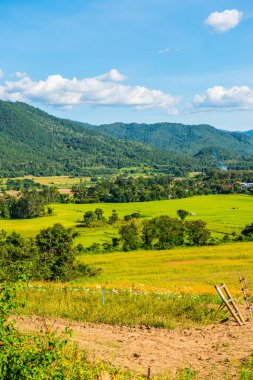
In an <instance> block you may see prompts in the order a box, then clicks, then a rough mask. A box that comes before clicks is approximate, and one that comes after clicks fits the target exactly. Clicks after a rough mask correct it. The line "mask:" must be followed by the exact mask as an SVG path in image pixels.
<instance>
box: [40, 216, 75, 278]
mask: <svg viewBox="0 0 253 380" xmlns="http://www.w3.org/2000/svg"><path fill="white" fill-rule="evenodd" d="M76 236H77V234H76V232H74V230H73V229H72V228H65V227H63V226H62V225H61V224H60V223H57V224H55V225H54V226H53V227H49V228H46V229H43V230H41V231H40V233H39V234H38V235H37V236H36V244H37V246H38V248H39V259H40V269H41V270H43V278H44V279H46V280H57V279H64V280H65V279H68V278H71V272H73V270H74V261H75V249H74V247H73V241H74V238H75V237H76Z"/></svg>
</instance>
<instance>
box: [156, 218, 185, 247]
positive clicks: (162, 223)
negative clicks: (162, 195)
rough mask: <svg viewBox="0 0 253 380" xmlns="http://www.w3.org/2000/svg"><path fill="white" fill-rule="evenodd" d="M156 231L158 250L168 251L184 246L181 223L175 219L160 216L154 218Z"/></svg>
mask: <svg viewBox="0 0 253 380" xmlns="http://www.w3.org/2000/svg"><path fill="white" fill-rule="evenodd" d="M155 224H156V226H157V229H158V243H157V247H158V248H159V249H170V248H173V247H177V246H180V245H183V244H184V234H183V225H182V222H181V221H179V220H178V219H176V218H171V217H169V216H167V215H162V216H159V217H157V218H155Z"/></svg>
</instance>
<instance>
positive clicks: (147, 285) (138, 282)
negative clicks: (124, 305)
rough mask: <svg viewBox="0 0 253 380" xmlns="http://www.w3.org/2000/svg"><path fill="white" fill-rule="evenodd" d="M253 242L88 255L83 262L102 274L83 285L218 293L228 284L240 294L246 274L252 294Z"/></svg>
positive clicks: (83, 257) (82, 259)
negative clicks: (240, 278)
mask: <svg viewBox="0 0 253 380" xmlns="http://www.w3.org/2000/svg"><path fill="white" fill-rule="evenodd" d="M252 253H253V242H250V243H234V244H226V245H222V246H210V247H194V248H192V247H191V248H179V249H173V250H166V251H135V252H128V253H124V252H122V253H120V252H115V253H110V254H97V255H85V256H82V257H80V260H81V261H82V262H84V263H86V264H88V265H91V266H94V267H97V268H98V267H99V268H101V269H102V271H101V273H100V274H99V275H98V276H97V277H95V278H89V279H86V280H85V281H84V284H85V286H87V285H89V286H95V285H100V286H102V287H107V286H109V287H115V288H130V287H131V286H132V284H134V286H135V287H136V288H138V289H145V290H156V289H159V290H164V291H171V292H173V293H195V294H206V293H215V289H214V285H219V284H220V283H221V282H225V283H226V285H227V286H228V289H230V290H231V292H233V294H234V293H235V292H238V291H239V290H240V286H239V282H238V274H244V275H245V276H246V278H247V279H248V282H249V286H250V289H252V291H253V256H252Z"/></svg>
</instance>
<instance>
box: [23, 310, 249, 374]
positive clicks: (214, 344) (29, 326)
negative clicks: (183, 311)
mask: <svg viewBox="0 0 253 380" xmlns="http://www.w3.org/2000/svg"><path fill="white" fill-rule="evenodd" d="M16 321H17V325H16V326H17V327H18V328H19V329H20V330H22V331H36V330H39V329H40V328H41V326H42V325H43V324H45V323H46V324H49V325H51V326H52V329H53V330H54V331H57V332H60V331H62V330H64V328H65V327H66V326H70V327H71V329H72V332H73V335H72V338H71V339H73V340H74V341H76V342H78V344H79V346H80V347H81V348H84V349H85V350H86V351H87V352H88V354H89V357H90V359H91V360H97V359H102V360H105V361H110V362H111V363H112V364H113V365H115V366H117V367H121V368H128V369H129V368H130V369H133V370H136V371H138V372H140V373H147V372H148V368H149V367H150V369H151V374H163V373H168V374H170V375H171V376H173V375H174V374H175V373H176V371H177V370H178V369H183V368H186V367H188V368H189V367H190V368H192V369H193V370H198V371H199V374H200V378H201V379H215V380H218V379H223V378H224V377H223V374H224V373H226V374H228V375H227V376H228V377H226V379H229V380H230V379H235V378H236V373H237V369H238V365H239V364H240V363H241V362H242V361H243V360H245V358H247V357H249V356H250V355H252V354H253V320H251V321H248V322H246V324H245V325H244V326H241V327H240V326H238V325H236V323H235V322H233V321H231V320H229V321H228V322H226V323H225V324H213V325H209V326H204V327H200V328H191V329H177V330H173V331H169V330H164V329H156V328H147V327H125V326H123V327H121V326H109V325H104V324H87V323H79V322H69V321H67V320H64V319H53V318H52V319H50V318H46V319H44V318H38V317H18V318H17V319H16Z"/></svg>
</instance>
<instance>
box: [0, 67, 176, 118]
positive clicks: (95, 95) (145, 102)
mask: <svg viewBox="0 0 253 380" xmlns="http://www.w3.org/2000/svg"><path fill="white" fill-rule="evenodd" d="M16 78H17V79H13V80H9V81H6V82H5V84H4V85H2V86H0V96H1V98H3V99H8V100H13V101H16V100H18V101H32V102H38V103H42V104H49V105H53V106H60V107H74V106H77V105H81V104H91V105H95V106H128V107H132V108H135V109H138V110H143V109H151V108H158V109H162V110H164V111H166V112H167V113H169V114H175V113H176V112H177V108H176V105H177V104H178V103H179V101H180V99H179V98H178V97H173V96H171V95H169V94H166V93H164V92H162V91H160V90H152V89H149V88H146V87H143V86H130V85H126V84H122V83H120V82H123V81H124V80H125V79H126V78H125V77H124V75H122V74H121V73H119V72H118V71H117V70H116V69H113V70H111V71H110V72H109V73H106V74H104V75H100V76H97V77H93V78H84V79H77V78H75V77H74V78H72V79H66V78H63V77H62V76H61V75H51V76H49V77H48V78H47V79H46V80H40V81H33V80H32V79H31V78H30V77H29V76H28V75H23V74H22V75H19V74H18V75H17V73H16Z"/></svg>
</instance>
